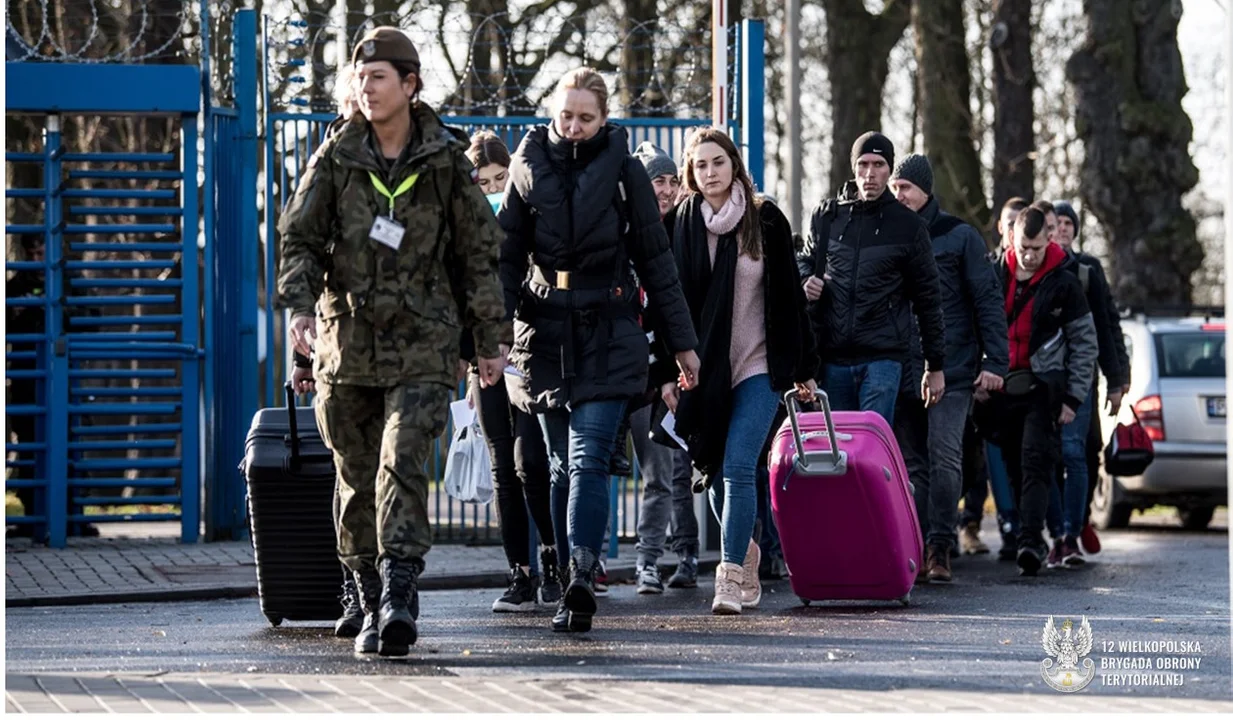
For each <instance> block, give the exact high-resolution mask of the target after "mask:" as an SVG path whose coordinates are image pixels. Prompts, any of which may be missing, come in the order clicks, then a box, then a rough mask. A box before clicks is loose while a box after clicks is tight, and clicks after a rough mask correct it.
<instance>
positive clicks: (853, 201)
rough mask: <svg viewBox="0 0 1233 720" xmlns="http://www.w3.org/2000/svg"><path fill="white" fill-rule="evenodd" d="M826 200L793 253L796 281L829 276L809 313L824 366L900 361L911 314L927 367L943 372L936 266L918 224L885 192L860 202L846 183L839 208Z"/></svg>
mask: <svg viewBox="0 0 1233 720" xmlns="http://www.w3.org/2000/svg"><path fill="white" fill-rule="evenodd" d="M831 202H832V201H828V202H827V203H824V204H823V205H822V206H820V207H819V208H818V209H817V210H815V211H814V214H813V219H812V221H811V223H810V231H809V237H807V238H805V244H804V247H803V248H802V250H801V252H800V254H798V255H797V265H798V268H799V272H800V277H801V278H802V279H803V278H807V277H809V276H810V275H814V274H817V275H818V276H821V275H823V274H829V275H830V276H831V280H830V282H827V283H826V286H825V288H824V289H823V291H822V297H821V299H819V300H818V301H817V302H815V303H813V306H812V307H811V309H810V312H811V315H812V318H813V324H814V331H815V333H816V334H817V338H818V350H819V352H820V354H821V356H822V358H823V359H824V362H827V363H835V364H841V365H842V364H854V363H862V362H869V361H873V360H897V361H899V362H904V361H905V360H907V359H908V358H909V356H910V354H911V350H912V318H911V315H912V313H915V315H916V319H917V322H918V324H919V326H920V329H921V346H922V349H923V351H924V355H925V363H926V365H927V367H928V369H929V370H942V369H943V363H944V361H945V336H944V331H943V325H942V307H941V301H940V299H939V289H938V269H937V264H936V263H935V262H934V258H933V244H932V242H931V241H930V239H929V231H928V230H927V229H926V227H925V223H924V221H923V220H921V218H920V216H918V215H917V214H916V213H914V212H912V210H910V209H909V208H908V207H907V206H905V205H903V204H902V203H900V202H899V201H898V200H896V199H895V196H894V195H892V194H891V192H890V190H889V189H888V190H886V191H885V192H884V193H882V195H881V196H879V197H878V198H877V199H875V200H870V201H865V200H860V199H858V196H857V194H856V184H855V183H854V182H849V183H848V184H847V185H846V186H845V188H844V192H843V193H842V194H841V196H840V198H839V201H838V203H837V205H835V206H832V205H831ZM832 207H833V209H832V210H831V211H830V212H828V208H832ZM824 235H825V236H824Z"/></svg>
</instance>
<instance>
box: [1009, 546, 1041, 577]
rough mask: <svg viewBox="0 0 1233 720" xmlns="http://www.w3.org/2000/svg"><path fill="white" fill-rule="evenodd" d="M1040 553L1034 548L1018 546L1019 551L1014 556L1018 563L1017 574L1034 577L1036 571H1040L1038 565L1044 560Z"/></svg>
mask: <svg viewBox="0 0 1233 720" xmlns="http://www.w3.org/2000/svg"><path fill="white" fill-rule="evenodd" d="M1041 555H1042V553H1041V552H1040V551H1039V550H1036V549H1035V548H1030V547H1021V548H1019V553H1018V554H1017V555H1016V556H1015V562H1016V563H1017V564H1018V565H1019V574H1020V575H1023V576H1025V577H1036V573H1037V572H1039V571H1040V566H1041V564H1042V563H1043V562H1044V558H1043V557H1042V556H1041Z"/></svg>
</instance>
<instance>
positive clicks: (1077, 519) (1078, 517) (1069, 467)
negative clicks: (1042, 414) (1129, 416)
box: [1036, 201, 1130, 567]
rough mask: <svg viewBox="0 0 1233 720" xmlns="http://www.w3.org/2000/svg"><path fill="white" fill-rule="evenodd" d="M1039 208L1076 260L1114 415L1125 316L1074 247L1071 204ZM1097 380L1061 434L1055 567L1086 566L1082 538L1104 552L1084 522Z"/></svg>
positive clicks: (1096, 441)
mask: <svg viewBox="0 0 1233 720" xmlns="http://www.w3.org/2000/svg"><path fill="white" fill-rule="evenodd" d="M1036 206H1037V207H1039V208H1040V209H1041V210H1043V211H1044V212H1045V217H1046V222H1050V221H1051V224H1052V226H1053V227H1054V228H1055V229H1054V233H1053V240H1054V242H1056V243H1057V244H1058V245H1061V246H1062V247H1063V248H1064V249H1065V250H1066V253H1067V255H1068V256H1069V257H1073V258H1074V259H1075V261H1076V262H1075V263H1074V264H1073V265H1071V266H1070V267H1071V268H1072V270H1073V271H1074V273H1075V275H1076V276H1077V277H1078V278H1079V284H1080V285H1081V286H1082V287H1083V293H1084V296H1085V297H1086V298H1087V302H1088V306H1089V307H1091V309H1092V319H1093V321H1094V322H1095V324H1096V338H1097V341H1098V344H1099V347H1100V356H1099V366H1100V370H1101V372H1102V373H1103V374H1104V376H1105V382H1106V383H1107V385H1108V393H1107V398H1108V407H1109V408H1110V412H1111V413H1112V414H1113V415H1116V414H1117V412H1118V410H1119V409H1120V408H1121V405H1122V396H1123V395H1124V394H1125V392H1126V391H1127V390H1129V389H1130V358H1129V357H1128V355H1127V353H1126V343H1125V339H1124V338H1123V335H1122V325H1121V318H1120V317H1119V315H1118V312H1117V305H1116V303H1115V302H1114V301H1113V294H1112V293H1111V292H1110V290H1109V282H1108V280H1107V279H1106V278H1105V271H1104V267H1102V266H1101V264H1100V261H1099V260H1097V259H1096V258H1094V257H1092V256H1091V255H1087V254H1085V253H1080V252H1077V251H1075V250H1074V249H1073V244H1074V239H1075V229H1076V228H1077V227H1078V216H1077V215H1076V214H1075V211H1074V208H1072V207H1071V206H1070V204H1069V203H1065V202H1061V203H1058V204H1057V205H1054V204H1051V203H1047V202H1043V201H1041V202H1039V203H1037V204H1036ZM1095 380H1096V379H1095V378H1094V377H1093V382H1092V389H1091V392H1089V393H1088V395H1087V397H1086V398H1085V399H1084V402H1083V405H1082V407H1080V409H1079V412H1078V416H1077V417H1076V419H1075V422H1074V423H1073V424H1072V425H1070V426H1068V427H1066V429H1065V430H1063V431H1062V464H1061V465H1060V466H1059V468H1058V484H1057V487H1056V489H1055V490H1054V491H1053V492H1052V493H1051V497H1050V503H1049V527H1050V528H1051V531H1054V532H1053V534H1054V537H1055V540H1054V547H1053V549H1052V551H1051V552H1050V554H1049V564H1050V565H1051V566H1053V567H1056V566H1058V565H1080V564H1082V563H1083V562H1084V560H1083V555H1082V553H1081V552H1080V550H1079V541H1080V536H1084V545H1086V546H1087V550H1088V552H1095V551H1099V549H1100V543H1099V540H1098V539H1095V538H1096V532H1095V530H1093V529H1092V528H1091V527H1090V526H1088V523H1087V522H1086V520H1087V508H1088V505H1089V504H1090V502H1091V489H1092V488H1094V487H1095V484H1096V479H1097V477H1098V475H1097V472H1098V471H1099V468H1100V465H1099V462H1100V461H1099V457H1098V454H1099V452H1100V450H1101V447H1102V442H1101V437H1100V430H1099V427H1100V425H1099V423H1100V418H1099V416H1098V415H1097V412H1098V410H1099V408H1097V407H1096V382H1095ZM1093 426H1095V427H1093ZM1093 430H1095V432H1093Z"/></svg>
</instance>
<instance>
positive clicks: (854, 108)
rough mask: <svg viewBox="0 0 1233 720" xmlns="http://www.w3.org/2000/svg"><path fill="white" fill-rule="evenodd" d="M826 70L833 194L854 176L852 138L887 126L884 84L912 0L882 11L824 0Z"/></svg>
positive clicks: (891, 1)
mask: <svg viewBox="0 0 1233 720" xmlns="http://www.w3.org/2000/svg"><path fill="white" fill-rule="evenodd" d="M822 4H823V6H824V8H825V10H826V42H827V54H826V71H827V76H828V77H829V78H830V83H831V119H832V120H831V122H832V126H833V131H832V133H831V137H832V140H831V173H830V190H829V195H828V196H834V195H835V193H837V192H838V190H839V188H841V187H842V186H843V184H844V182H846V181H847V180H848V179H849V178H851V177H852V163H851V160H850V159H849V156H850V155H851V150H852V143H853V142H855V141H856V138H858V137H860V135H861V133H864V132H865V131H867V130H878V129H880V128H881V125H882V89H883V87H884V86H885V85H886V75H887V73H888V72H889V61H890V51H891V49H892V48H893V47H895V44H896V43H898V42H899V39H900V38H902V37H903V31H904V30H906V29H907V27H908V21H909V20H910V19H911V4H910V2H909V0H887V2H886V5H885V6H884V7H883V9H882V12H881V13H880V14H876V15H875V14H872V13H870V12H868V11H867V10H865V3H864V2H863V1H862V0H823V3H822Z"/></svg>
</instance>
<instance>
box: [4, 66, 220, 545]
mask: <svg viewBox="0 0 1233 720" xmlns="http://www.w3.org/2000/svg"><path fill="white" fill-rule="evenodd" d="M125 69H126V68H124V67H116V66H113V67H110V68H107V72H106V73H103V74H102V75H105V76H107V77H111V78H114V77H123V75H124V72H123V71H124V70H125ZM185 69H186V68H184V67H168V68H166V70H167V72H160V71H159V70H158V69H157V68H150V67H137V66H134V67H132V68H129V70H131V71H132V75H133V78H134V79H140V80H145V81H146V82H148V83H151V84H150V85H134V86H129V85H123V86H118V87H117V86H113V87H111V88H108V89H107V91H106V92H102V91H101V90H100V88H98V87H79V83H81V82H82V80H81V78H80V77H78V76H77V70H78V69H77V68H76V67H73V66H69V65H55V64H35V63H8V64H7V68H6V71H7V73H8V77H9V81H10V83H16V84H17V85H18V87H17V88H16V89H14V85H13V84H10V86H9V87H10V91H9V92H7V93H6V97H5V100H6V105H7V109H8V110H9V111H10V112H22V113H28V114H39V115H43V116H44V117H45V129H44V132H43V137H42V148H41V151H40V152H29V151H28V150H26V149H23V150H22V151H18V152H6V160H8V161H9V162H16V163H37V164H38V165H40V166H41V171H42V176H43V187H42V188H15V189H13V190H10V193H9V194H10V196H12V197H24V198H30V199H38V200H40V201H41V209H42V216H43V217H42V222H41V223H37V224H33V223H27V224H13V225H6V227H5V232H6V233H8V234H28V233H37V234H40V235H41V236H42V239H43V242H44V246H45V257H44V261H43V262H41V263H29V262H26V263H10V264H9V267H8V269H9V270H16V271H19V272H34V273H38V274H39V277H40V279H41V280H42V283H37V282H35V283H33V284H32V287H35V288H37V289H38V292H37V293H36V294H34V295H33V296H32V297H6V298H5V303H6V305H7V306H8V307H10V308H14V307H20V308H22V311H23V312H27V313H29V312H34V313H38V316H37V318H36V320H35V323H34V324H35V326H38V327H40V330H39V331H38V332H35V333H26V334H17V335H14V334H10V335H7V336H6V338H5V340H6V343H8V344H9V345H10V347H11V348H12V349H11V350H10V351H9V352H8V353H7V359H8V360H9V361H10V363H13V362H14V361H16V362H17V363H18V365H17V369H13V368H12V366H11V367H10V371H9V377H10V378H12V381H13V382H18V383H20V382H23V381H26V382H30V381H32V382H34V384H35V386H34V388H33V392H32V393H27V397H31V398H33V399H34V402H32V403H24V404H21V405H19V406H16V407H14V406H10V407H8V408H7V409H6V412H7V414H8V415H9V416H12V417H17V418H21V417H34V418H36V422H35V423H33V427H32V428H30V431H29V432H27V433H23V434H25V435H26V436H27V437H22V438H21V439H20V440H19V442H18V443H15V444H14V443H9V442H7V441H6V451H7V452H6V466H7V467H8V468H11V469H13V470H16V472H13V473H11V475H12V476H11V477H9V478H6V489H13V490H18V491H19V493H20V494H22V495H25V494H26V493H30V494H31V495H30V496H28V497H27V498H26V499H27V500H30V501H31V503H30V507H29V508H27V512H26V514H25V515H24V516H20V517H6V522H7V523H15V524H32V525H34V526H35V527H34V531H33V532H34V535H35V536H36V537H44V536H45V537H47V539H48V541H49V543H50V544H51V545H52V546H53V547H63V546H64V544H65V542H66V537H67V536H68V535H69V534H70V531H71V529H72V527H73V526H74V525H79V524H81V523H86V522H90V523H97V522H109V521H124V520H130V521H131V520H175V521H179V522H180V526H181V532H180V534H181V539H182V540H183V541H184V542H194V541H195V540H196V539H197V535H198V524H199V519H200V503H199V501H200V484H199V483H200V473H199V472H198V463H199V459H200V454H199V450H200V443H199V432H198V430H199V427H198V418H199V415H198V406H199V378H198V364H199V360H200V356H201V349H200V347H199V340H200V338H199V333H198V325H199V312H200V307H201V306H200V303H199V297H198V281H197V219H198V218H199V216H200V213H199V209H198V203H197V169H198V166H197V118H196V113H197V108H198V106H199V104H200V98H199V97H198V96H197V94H196V93H195V92H191V93H187V94H186V93H184V92H183V91H182V90H180V91H177V90H175V89H172V88H171V86H172V85H174V84H176V83H181V82H183V81H184V80H185V79H186V78H194V77H195V75H192V74H191V73H190V74H188V75H186V74H185V73H184V70H185ZM187 69H188V70H190V71H192V73H195V72H196V69H195V68H187ZM87 74H90V73H87ZM94 74H98V73H94ZM104 79H106V78H104ZM164 88H167V89H168V91H167V92H166V93H164V92H162V90H163V89H164ZM156 108H158V109H159V110H157V111H156V110H155V109H156ZM101 112H144V113H150V114H156V113H161V114H162V115H163V116H168V117H172V118H175V119H176V120H177V123H176V128H175V131H176V132H177V133H178V136H179V145H180V147H179V151H178V152H174V153H165V154H164V153H105V152H68V151H66V149H65V148H64V146H63V138H62V124H63V122H64V118H65V117H66V116H67V117H80V116H86V115H96V114H98V113H101ZM97 185H102V187H97ZM39 285H41V287H39ZM31 361H33V362H31ZM23 363H24V364H23ZM154 378H158V379H161V380H164V381H169V382H170V383H171V384H157V385H155V384H152V383H143V381H144V380H149V379H154ZM11 392H12V390H11ZM7 453H17V455H16V458H15V459H12V458H9V457H8V455H7ZM117 489H123V490H125V496H122V497H116V496H115V494H114V491H115V490H117ZM100 491H101V492H100ZM149 503H157V504H160V505H171V506H173V511H171V512H160V513H144V514H143V513H132V514H114V513H91V512H87V511H88V510H89V509H91V508H101V507H106V506H116V505H142V504H149Z"/></svg>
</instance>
